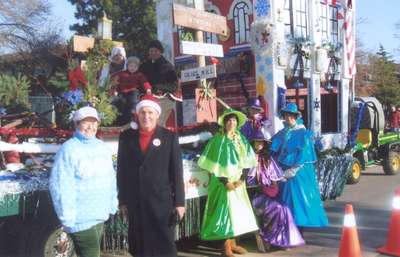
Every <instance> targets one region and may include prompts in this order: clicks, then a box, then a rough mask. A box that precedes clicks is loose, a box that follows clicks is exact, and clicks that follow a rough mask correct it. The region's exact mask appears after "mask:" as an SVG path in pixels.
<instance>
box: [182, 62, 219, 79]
mask: <svg viewBox="0 0 400 257" xmlns="http://www.w3.org/2000/svg"><path fill="white" fill-rule="evenodd" d="M215 77H217V68H216V66H215V65H207V66H204V67H198V68H194V69H188V70H183V71H181V81H182V82H189V81H195V80H200V79H210V78H215Z"/></svg>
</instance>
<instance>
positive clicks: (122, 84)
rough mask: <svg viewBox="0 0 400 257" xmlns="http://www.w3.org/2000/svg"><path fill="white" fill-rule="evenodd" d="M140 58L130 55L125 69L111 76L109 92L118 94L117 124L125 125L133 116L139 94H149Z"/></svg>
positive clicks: (148, 85)
mask: <svg viewBox="0 0 400 257" xmlns="http://www.w3.org/2000/svg"><path fill="white" fill-rule="evenodd" d="M139 65H140V59H139V58H138V57H136V56H131V57H129V58H128V59H127V69H126V70H124V71H120V72H118V73H116V74H114V75H113V76H112V77H111V85H112V86H111V92H110V93H111V94H117V95H118V96H120V103H119V104H117V108H118V111H119V112H120V114H121V115H120V116H119V117H118V119H117V124H118V125H125V124H127V123H129V122H130V121H131V117H132V115H133V117H134V116H135V107H136V104H137V103H138V102H139V100H140V95H143V94H151V85H150V83H149V82H148V81H147V79H146V77H145V76H144V74H143V73H142V72H140V71H139V70H138V69H139Z"/></svg>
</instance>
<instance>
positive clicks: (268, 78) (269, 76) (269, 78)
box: [266, 72, 273, 81]
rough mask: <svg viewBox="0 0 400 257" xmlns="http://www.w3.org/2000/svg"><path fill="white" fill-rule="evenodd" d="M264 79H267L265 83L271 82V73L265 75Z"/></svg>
mask: <svg viewBox="0 0 400 257" xmlns="http://www.w3.org/2000/svg"><path fill="white" fill-rule="evenodd" d="M266 79H267V81H272V80H273V76H272V72H270V73H268V74H267V76H266Z"/></svg>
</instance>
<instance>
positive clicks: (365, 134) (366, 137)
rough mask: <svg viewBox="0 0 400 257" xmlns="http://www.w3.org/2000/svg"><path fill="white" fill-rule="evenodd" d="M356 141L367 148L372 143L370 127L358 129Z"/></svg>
mask: <svg viewBox="0 0 400 257" xmlns="http://www.w3.org/2000/svg"><path fill="white" fill-rule="evenodd" d="M356 141H357V143H360V144H362V146H363V147H364V148H368V147H369V146H370V145H371V143H372V131H371V130H370V129H360V130H359V131H358V134H357V138H356Z"/></svg>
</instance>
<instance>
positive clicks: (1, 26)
mask: <svg viewBox="0 0 400 257" xmlns="http://www.w3.org/2000/svg"><path fill="white" fill-rule="evenodd" d="M50 8H51V5H50V3H49V2H47V0H1V1H0V48H14V47H15V46H16V45H20V44H21V43H25V42H27V41H28V40H29V38H32V37H33V36H34V35H35V33H37V31H39V30H40V29H41V28H42V25H43V24H44V23H45V21H46V20H47V17H48V15H49V14H50Z"/></svg>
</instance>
